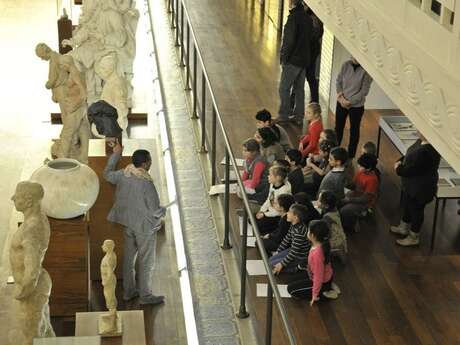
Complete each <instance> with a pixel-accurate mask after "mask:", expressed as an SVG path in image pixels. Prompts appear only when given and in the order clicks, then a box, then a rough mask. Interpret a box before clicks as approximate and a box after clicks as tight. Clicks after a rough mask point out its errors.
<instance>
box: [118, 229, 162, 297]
mask: <svg viewBox="0 0 460 345" xmlns="http://www.w3.org/2000/svg"><path fill="white" fill-rule="evenodd" d="M156 234H157V233H156V231H153V230H152V231H151V232H148V233H145V232H138V231H134V230H132V229H130V228H127V227H126V228H125V231H124V253H123V254H124V255H123V290H124V297H125V298H126V299H128V298H130V297H133V296H135V295H136V294H137V291H139V296H140V297H141V299H142V298H145V297H148V296H151V295H152V283H153V280H152V274H153V267H154V263H155V247H156ZM136 257H137V261H138V269H139V272H138V278H139V282H138V285H136V270H135V263H136Z"/></svg>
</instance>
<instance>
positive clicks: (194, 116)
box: [192, 44, 198, 119]
mask: <svg viewBox="0 0 460 345" xmlns="http://www.w3.org/2000/svg"><path fill="white" fill-rule="evenodd" d="M196 55H197V54H196V47H195V44H194V45H193V87H192V92H193V112H192V119H197V118H198V112H197V102H198V101H197V99H196V98H197V90H196V87H197V81H196V78H197V69H198V67H197V63H198V61H197V60H198V59H197V56H196Z"/></svg>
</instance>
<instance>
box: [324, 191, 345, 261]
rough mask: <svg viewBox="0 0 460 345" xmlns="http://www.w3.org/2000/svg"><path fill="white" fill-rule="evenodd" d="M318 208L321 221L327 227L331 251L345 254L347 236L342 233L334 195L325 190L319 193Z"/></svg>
mask: <svg viewBox="0 0 460 345" xmlns="http://www.w3.org/2000/svg"><path fill="white" fill-rule="evenodd" d="M318 208H319V209H320V211H321V217H322V219H323V220H324V221H325V222H326V223H327V224H328V225H329V230H330V236H329V242H330V244H331V248H332V251H334V252H341V253H342V254H345V253H347V252H348V246H347V236H346V235H345V232H344V231H343V226H342V221H341V219H340V213H339V211H338V210H337V199H336V197H335V195H334V194H333V193H331V192H329V191H327V190H325V191H323V192H321V193H320V195H319V198H318Z"/></svg>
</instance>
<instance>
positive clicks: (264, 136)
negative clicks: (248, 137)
mask: <svg viewBox="0 0 460 345" xmlns="http://www.w3.org/2000/svg"><path fill="white" fill-rule="evenodd" d="M254 139H256V140H257V142H258V143H259V145H260V153H261V155H262V157H263V158H264V159H265V161H266V162H267V163H268V164H272V163H273V161H274V160H275V159H284V149H283V147H282V146H281V144H280V141H279V137H278V136H277V135H276V133H275V132H274V131H273V130H272V129H271V128H270V127H262V128H258V129H257V132H256V133H255V134H254Z"/></svg>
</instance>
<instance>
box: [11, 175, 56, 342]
mask: <svg viewBox="0 0 460 345" xmlns="http://www.w3.org/2000/svg"><path fill="white" fill-rule="evenodd" d="M43 195H44V191H43V187H42V186H41V185H40V184H38V183H35V182H28V181H26V182H20V183H19V184H18V185H17V187H16V192H15V194H14V195H13V197H12V198H11V199H12V200H13V202H14V205H15V207H16V210H18V211H19V212H22V213H24V222H23V223H22V224H21V226H20V227H19V228H18V230H17V231H16V232H15V233H14V235H13V237H12V240H11V247H10V252H9V254H10V264H11V270H12V274H13V277H14V281H15V291H14V298H15V299H16V301H17V303H18V304H19V310H20V312H19V315H18V317H19V325H20V326H19V329H18V330H16V333H17V334H16V336H15V338H19V339H15V340H16V342H15V343H16V344H21V345H32V343H33V339H34V338H46V337H54V336H55V334H54V331H53V328H52V326H51V323H50V315H49V305H48V300H49V296H50V293H51V285H52V284H51V278H50V276H49V274H48V272H47V271H46V270H45V269H44V268H43V267H42V262H43V259H44V257H45V253H46V250H47V249H48V243H49V239H50V226H49V223H48V218H47V217H46V216H45V214H44V213H43V212H42V211H41V205H40V201H41V200H42V199H43Z"/></svg>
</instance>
